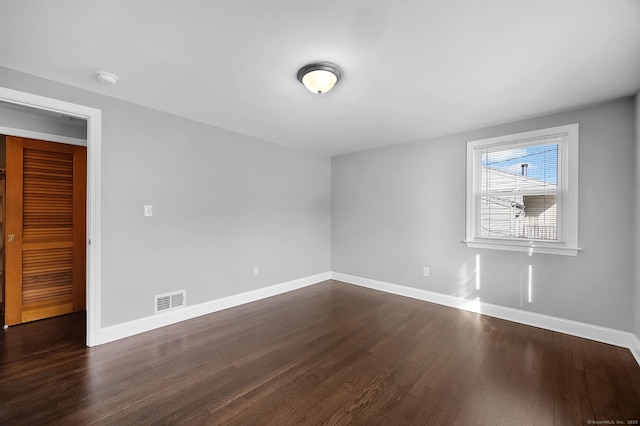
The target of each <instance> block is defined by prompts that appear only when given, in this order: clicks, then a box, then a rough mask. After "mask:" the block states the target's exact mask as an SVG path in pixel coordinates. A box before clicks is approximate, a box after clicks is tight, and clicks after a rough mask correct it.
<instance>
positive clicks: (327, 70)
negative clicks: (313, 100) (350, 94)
mask: <svg viewBox="0 0 640 426" xmlns="http://www.w3.org/2000/svg"><path fill="white" fill-rule="evenodd" d="M340 75H341V72H340V69H339V68H338V67H337V66H335V65H333V64H330V63H318V64H310V65H306V66H304V67H302V68H300V71H298V80H300V82H301V83H302V84H304V87H306V88H307V89H309V91H311V92H313V93H318V94H321V93H326V92H328V91H329V90H331V89H333V86H335V85H336V83H337V82H338V80H339V79H340Z"/></svg>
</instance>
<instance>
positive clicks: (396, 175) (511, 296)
mask: <svg viewBox="0 0 640 426" xmlns="http://www.w3.org/2000/svg"><path fill="white" fill-rule="evenodd" d="M575 122H577V123H579V124H580V177H579V181H580V190H579V203H580V204H579V205H580V223H579V232H580V234H579V243H580V246H581V247H582V248H583V249H584V250H583V251H582V252H581V253H580V254H579V255H578V256H577V257H568V256H555V255H545V254H536V255H532V256H529V255H528V254H526V253H519V252H505V251H498V250H483V249H470V248H467V247H466V246H465V245H464V244H463V243H461V241H462V240H463V239H464V236H465V174H466V157H465V155H466V143H467V142H468V141H471V140H476V139H482V138H488V137H493V136H499V135H505V134H511V133H517V132H523V131H528V130H535V129H540V128H546V127H552V126H558V125H563V124H569V123H575ZM634 144H635V142H634V104H633V100H632V99H630V98H629V99H624V100H620V101H616V102H611V103H607V104H602V105H597V106H593V107H590V108H584V109H579V110H574V111H568V112H562V113H557V114H552V115H548V116H545V117H538V118H533V119H529V120H524V121H519V122H514V123H509V124H504V125H499V126H494V127H490V128H485V129H479V130H473V131H469V132H465V133H460V134H455V135H451V136H446V137H440V138H434V139H431V140H427V141H422V142H417V143H412V144H406V145H400V146H395V147H389V148H382V149H376V150H371V151H364V152H360V153H354V154H350V155H344V156H339V157H334V158H333V160H332V187H331V188H332V189H331V191H332V209H331V210H332V218H331V220H332V233H331V237H332V251H331V261H332V270H333V271H335V272H342V273H346V274H351V275H356V276H361V277H366V278H372V279H376V280H381V281H385V282H390V283H395V284H400V285H405V286H409V287H415V288H419V289H425V290H430V291H434V292H439V293H444V294H448V295H454V296H458V297H463V298H467V299H476V298H478V299H479V300H481V301H483V302H488V303H493V304H497V305H501V306H506V307H513V308H517V309H522V310H527V311H532V312H537V313H542V314H547V315H553V316H557V317H561V318H567V319H572V320H576V321H582V322H586V323H591V324H597V325H601V326H605V327H613V328H616V329H620V330H626V331H630V330H633V321H634V319H633V311H632V308H633V302H632V300H633V299H632V295H633V286H634V282H633V280H634V278H633V276H634V259H635V257H634V254H633V249H634V238H635V237H634V232H633V229H634V221H635V220H634V216H635V215H636V213H635V212H634V209H633V201H632V200H634V199H635V194H636V191H637V182H636V179H637V178H636V175H635V171H634V162H635V160H634V152H635V149H634ZM476 256H479V263H480V290H476V281H475V277H476ZM529 265H531V267H532V271H533V280H532V281H533V293H532V296H533V298H532V302H531V303H529V302H528V300H527V284H528V283H527V280H528V269H529ZM423 266H429V267H430V272H431V276H430V277H429V278H425V277H423V276H422V267H423Z"/></svg>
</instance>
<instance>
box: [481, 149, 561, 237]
mask: <svg viewBox="0 0 640 426" xmlns="http://www.w3.org/2000/svg"><path fill="white" fill-rule="evenodd" d="M480 160H481V166H482V169H481V188H480V192H481V196H480V235H479V236H480V237H484V238H523V239H536V240H557V239H558V231H557V229H558V228H557V223H558V212H557V194H556V193H555V190H556V189H557V183H558V143H545V144H541V145H534V146H523V147H518V148H509V149H503V150H496V151H489V150H485V151H484V152H482V154H481V159H480ZM546 190H551V192H550V193H548V194H531V195H529V194H527V192H528V191H546ZM520 191H522V194H518V192H520Z"/></svg>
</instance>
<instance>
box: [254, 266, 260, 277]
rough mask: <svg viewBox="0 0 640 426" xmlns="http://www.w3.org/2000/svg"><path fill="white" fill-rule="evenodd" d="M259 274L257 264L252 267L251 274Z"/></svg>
mask: <svg viewBox="0 0 640 426" xmlns="http://www.w3.org/2000/svg"><path fill="white" fill-rule="evenodd" d="M259 274H260V268H259V267H257V266H254V267H253V275H259Z"/></svg>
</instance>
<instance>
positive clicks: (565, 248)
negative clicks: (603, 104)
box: [464, 123, 581, 256]
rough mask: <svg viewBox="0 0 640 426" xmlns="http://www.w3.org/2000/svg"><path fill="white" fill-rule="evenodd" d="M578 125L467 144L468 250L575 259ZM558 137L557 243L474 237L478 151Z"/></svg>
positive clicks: (578, 249)
mask: <svg viewBox="0 0 640 426" xmlns="http://www.w3.org/2000/svg"><path fill="white" fill-rule="evenodd" d="M578 127H579V126H578V123H573V124H567V125H564V126H556V127H550V128H546V129H539V130H533V131H529V132H522V133H515V134H510V135H503V136H497V137H492V138H487V139H479V140H475V141H470V142H467V187H466V197H467V203H466V204H467V205H466V207H467V208H466V237H465V240H464V243H465V244H466V245H467V247H470V248H486V249H496V250H510V251H520V252H527V253H530V254H531V253H544V254H556V255H566V256H577V255H578V252H579V251H580V250H581V248H579V247H578V140H579V133H578V131H579V129H578ZM551 137H562V140H561V141H560V142H559V143H558V145H559V146H558V154H559V155H558V156H559V159H558V195H559V197H558V198H559V208H558V240H557V241H544V240H534V239H505V238H488V237H479V236H478V221H479V210H480V209H479V199H480V197H479V191H478V188H479V187H480V185H479V183H480V178H481V177H480V173H481V168H480V158H479V155H480V149H481V148H486V147H490V148H494V147H507V148H508V147H509V146H515V145H517V146H523V145H537V143H536V141H538V140H539V141H540V143H543V139H547V138H551Z"/></svg>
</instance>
